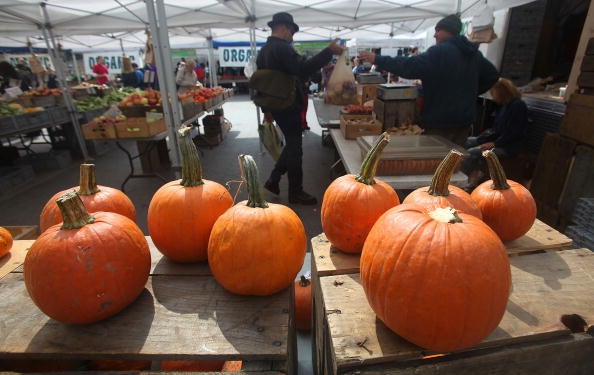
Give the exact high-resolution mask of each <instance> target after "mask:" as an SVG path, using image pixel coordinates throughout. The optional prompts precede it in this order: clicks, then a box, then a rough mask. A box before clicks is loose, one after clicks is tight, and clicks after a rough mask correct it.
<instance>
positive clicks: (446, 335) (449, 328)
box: [360, 204, 511, 352]
mask: <svg viewBox="0 0 594 375" xmlns="http://www.w3.org/2000/svg"><path fill="white" fill-rule="evenodd" d="M386 228H397V230H390V231H386ZM360 262H361V264H360V266H361V285H362V286H363V290H364V291H365V295H366V296H367V300H368V302H369V304H370V306H371V307H372V308H373V311H375V313H376V314H377V316H378V317H379V318H380V319H381V320H382V321H383V322H384V323H385V324H386V325H387V326H388V327H389V328H390V329H391V330H393V331H394V332H395V333H397V334H398V335H400V336H401V337H403V338H405V339H406V340H409V341H410V342H412V343H414V344H416V345H418V346H420V347H423V348H426V349H430V350H436V351H440V352H449V351H454V350H459V349H464V348H468V347H471V346H473V345H476V344H478V343H479V342H481V340H483V339H484V338H485V337H487V336H488V335H489V334H490V333H491V332H492V331H493V330H494V329H495V328H497V326H498V324H499V322H500V321H501V318H502V317H503V314H504V312H505V309H506V306H507V300H508V296H509V292H510V287H511V270H510V264H509V260H508V257H507V253H506V250H505V247H504V245H503V243H502V242H501V240H500V239H499V237H497V234H495V232H493V230H491V228H489V227H488V226H487V225H486V224H485V223H484V222H483V221H482V220H480V219H478V218H476V217H475V216H473V215H468V214H464V213H457V212H456V210H454V209H453V208H451V207H448V208H437V209H434V210H431V211H427V209H426V208H425V207H423V206H419V205H414V204H401V205H400V206H397V207H394V208H392V209H390V210H389V211H387V212H386V213H385V214H384V215H382V216H381V217H380V218H379V219H378V221H377V222H376V223H375V225H374V226H373V228H372V229H371V231H370V232H369V235H368V236H367V240H366V241H365V246H364V247H363V252H362V254H361V260H360Z"/></svg>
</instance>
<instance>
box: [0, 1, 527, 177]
mask: <svg viewBox="0 0 594 375" xmlns="http://www.w3.org/2000/svg"><path fill="white" fill-rule="evenodd" d="M485 1H486V0H282V1H277V0H200V1H196V0H101V1H81V0H45V1H43V2H40V1H39V0H0V25H2V26H1V28H0V46H3V47H9V46H17V47H24V46H26V45H27V43H28V42H30V43H31V44H32V47H48V48H53V49H55V48H56V47H57V45H58V44H59V45H61V47H62V48H65V49H72V50H74V51H81V52H82V51H85V52H88V51H90V50H92V49H95V50H103V51H106V50H118V49H120V48H125V49H131V48H135V47H138V48H143V47H144V46H145V43H146V36H145V34H144V32H145V30H147V29H149V28H150V30H151V32H152V34H153V38H154V43H155V52H156V57H157V59H156V62H157V70H158V71H161V72H167V71H170V72H171V71H172V69H171V67H170V64H171V61H170V59H169V58H166V57H167V56H170V54H169V49H170V48H171V47H175V48H183V47H191V48H196V47H198V45H199V44H200V45H204V43H205V42H206V43H207V45H212V40H213V39H215V40H241V39H242V38H245V40H250V42H251V44H252V48H253V49H255V43H256V42H258V41H265V40H266V38H267V37H268V35H269V30H268V26H267V22H268V21H269V20H271V19H272V15H273V14H275V13H277V12H288V13H290V14H292V15H293V17H294V19H295V22H296V23H297V24H299V26H300V30H299V32H298V33H297V34H295V40H296V41H299V40H316V39H317V40H320V39H322V40H324V39H326V40H327V39H333V38H341V39H347V40H349V39H354V38H364V39H371V38H375V39H385V38H387V37H389V38H392V37H394V36H396V35H400V34H415V33H417V32H418V33H421V32H423V31H425V30H426V29H427V28H429V27H432V26H433V25H435V23H436V22H437V20H438V19H440V18H441V17H443V16H445V15H448V14H452V13H458V14H459V15H460V16H461V17H471V16H473V15H474V14H475V13H477V12H478V11H479V10H480V9H482V8H483V6H484V4H485ZM532 1H534V0H489V1H488V5H489V6H490V7H491V8H493V9H494V10H497V9H504V8H510V7H515V6H518V5H522V4H525V3H529V2H532ZM48 39H51V40H48ZM57 56H58V55H57V54H52V59H54V58H57ZM211 56H212V49H211ZM211 63H212V62H211ZM58 65H59V64H58ZM54 66H56V63H55V62H54ZM57 73H58V76H60V72H58V71H57ZM165 76H166V75H165ZM171 79H172V78H171V77H163V81H162V85H161V91H162V95H163V97H172V103H167V104H166V105H165V108H164V112H165V118H166V120H167V124H168V133H169V134H168V135H169V142H170V146H171V147H169V149H170V156H171V161H172V165H173V166H174V167H177V166H179V165H180V164H179V161H180V157H179V151H178V148H177V137H176V133H175V129H176V128H177V127H178V126H179V124H180V122H181V118H180V116H179V113H178V110H179V108H178V107H179V105H178V103H177V97H176V95H171V94H170V93H174V92H175V89H174V87H175V86H174V84H173V83H172V82H171ZM215 84H216V81H215ZM74 122H75V123H76V120H75V121H74ZM76 128H78V126H76ZM77 135H78V138H79V143H80V144H81V149H82V150H83V156H84V157H85V159H87V155H86V147H85V146H84V140H83V139H82V136H81V134H80V129H77Z"/></svg>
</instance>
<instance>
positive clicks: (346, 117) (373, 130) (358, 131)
mask: <svg viewBox="0 0 594 375" xmlns="http://www.w3.org/2000/svg"><path fill="white" fill-rule="evenodd" d="M353 121H355V122H356V123H353ZM340 130H341V131H342V134H343V135H344V138H345V139H357V137H361V136H364V135H379V134H381V133H382V123H381V121H378V120H377V119H375V116H374V115H372V114H370V115H350V114H346V113H341V114H340Z"/></svg>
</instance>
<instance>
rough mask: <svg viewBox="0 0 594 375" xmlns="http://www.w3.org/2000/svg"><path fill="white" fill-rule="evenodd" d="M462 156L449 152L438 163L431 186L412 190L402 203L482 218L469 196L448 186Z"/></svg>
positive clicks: (454, 187) (455, 187)
mask: <svg viewBox="0 0 594 375" xmlns="http://www.w3.org/2000/svg"><path fill="white" fill-rule="evenodd" d="M462 157H463V155H462V154H461V153H460V152H459V151H456V150H450V152H449V153H448V154H447V155H446V157H445V158H444V159H443V160H442V161H441V163H439V165H438V166H437V169H436V170H435V173H434V174H433V179H432V180H431V185H429V186H425V187H420V188H418V189H415V190H413V191H412V192H411V193H410V194H409V195H407V196H406V198H404V200H403V201H402V203H414V204H419V205H421V206H423V207H425V208H426V209H428V210H432V209H434V208H438V207H453V208H455V209H456V210H457V211H458V212H463V213H467V214H470V215H474V216H476V217H478V218H479V219H480V218H481V217H482V215H481V210H480V208H479V207H478V205H477V204H476V202H475V201H474V200H472V198H470V194H468V193H467V192H465V191H464V190H462V189H460V188H459V187H457V186H454V185H450V180H451V178H452V175H453V174H454V171H455V170H456V168H458V165H459V164H460V162H461V161H462Z"/></svg>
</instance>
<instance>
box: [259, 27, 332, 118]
mask: <svg viewBox="0 0 594 375" xmlns="http://www.w3.org/2000/svg"><path fill="white" fill-rule="evenodd" d="M331 59H332V51H330V49H329V48H324V49H323V50H322V51H321V52H320V53H318V54H317V55H315V56H313V57H311V58H309V59H308V58H306V57H303V56H301V55H299V54H298V53H297V51H295V49H294V48H293V47H292V46H291V44H289V43H288V42H287V41H286V40H284V39H280V38H277V37H274V36H270V37H268V39H267V40H266V44H265V45H264V46H262V49H260V52H258V57H257V59H256V65H257V66H258V69H274V70H280V71H281V72H284V73H287V74H290V75H292V76H295V77H296V78H297V80H298V82H299V84H298V85H297V90H298V91H299V92H298V95H297V97H298V100H299V104H300V106H299V107H301V105H302V104H303V98H304V97H305V82H306V81H307V80H309V77H310V76H311V75H313V74H314V73H315V72H316V71H319V70H320V69H321V68H322V67H323V66H324V65H326V64H327V63H328V62H329V61H330V60H331Z"/></svg>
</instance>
